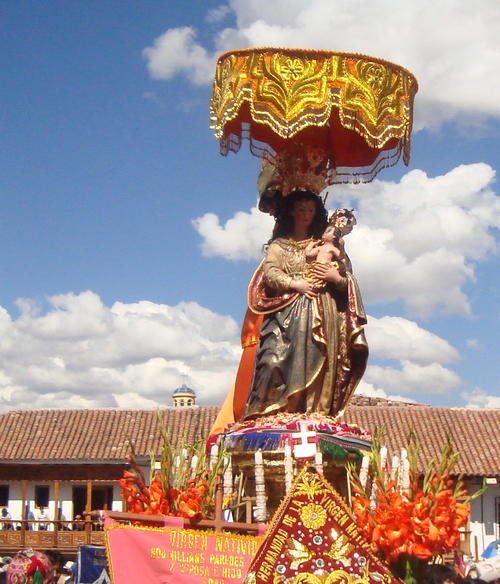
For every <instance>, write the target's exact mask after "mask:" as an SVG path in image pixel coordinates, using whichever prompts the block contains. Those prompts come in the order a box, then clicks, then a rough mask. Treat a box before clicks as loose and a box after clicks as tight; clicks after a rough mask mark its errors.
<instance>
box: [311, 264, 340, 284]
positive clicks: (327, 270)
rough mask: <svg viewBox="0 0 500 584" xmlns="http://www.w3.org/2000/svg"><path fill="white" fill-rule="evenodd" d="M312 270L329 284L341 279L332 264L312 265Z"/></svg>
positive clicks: (336, 282)
mask: <svg viewBox="0 0 500 584" xmlns="http://www.w3.org/2000/svg"><path fill="white" fill-rule="evenodd" d="M313 271H314V273H315V274H316V276H318V278H319V279H320V280H323V281H324V282H328V283H329V284H338V283H339V282H341V281H342V279H343V278H342V276H341V275H340V273H339V271H338V270H337V268H334V267H333V266H327V265H325V264H318V265H316V266H314V269H313Z"/></svg>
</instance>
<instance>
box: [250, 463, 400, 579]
mask: <svg viewBox="0 0 500 584" xmlns="http://www.w3.org/2000/svg"><path fill="white" fill-rule="evenodd" d="M243 584H401V581H400V580H399V579H398V578H396V577H394V576H393V575H392V573H391V572H390V570H389V568H388V567H387V566H386V565H385V564H384V563H383V562H382V561H381V560H379V559H378V558H377V557H375V555H374V554H373V553H372V551H371V549H370V545H369V544H368V543H367V542H366V541H365V540H364V538H363V536H362V534H361V533H360V531H359V529H358V527H357V525H356V523H355V522H354V520H353V519H352V517H351V515H350V513H349V511H348V509H347V507H346V505H345V503H344V501H343V500H342V498H341V497H340V495H339V494H338V493H337V492H336V491H335V489H334V488H333V487H332V486H331V485H330V484H329V483H328V482H327V481H326V480H325V479H324V478H323V477H321V476H320V475H318V474H317V473H315V472H311V471H308V470H304V471H302V473H301V474H300V475H299V477H298V478H297V480H296V481H295V483H294V485H293V487H292V489H291V491H290V493H289V494H288V495H287V497H286V498H285V499H284V501H283V503H282V504H281V506H280V508H279V509H278V511H277V512H276V514H275V516H274V517H273V520H272V522H271V525H270V527H269V529H268V531H267V533H266V538H265V540H264V543H263V544H262V545H261V547H260V548H259V550H258V552H257V554H256V556H255V558H254V560H253V561H252V564H251V566H250V569H249V571H248V573H247V576H246V578H245V580H244V582H243Z"/></svg>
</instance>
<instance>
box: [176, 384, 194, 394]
mask: <svg viewBox="0 0 500 584" xmlns="http://www.w3.org/2000/svg"><path fill="white" fill-rule="evenodd" d="M180 393H187V394H189V395H195V392H194V389H191V388H190V387H188V386H187V385H182V386H181V387H178V388H177V389H175V390H174V395H178V394H180Z"/></svg>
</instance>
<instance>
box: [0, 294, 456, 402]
mask: <svg viewBox="0 0 500 584" xmlns="http://www.w3.org/2000/svg"><path fill="white" fill-rule="evenodd" d="M48 303H49V307H48V309H47V310H46V311H45V312H44V313H42V312H41V310H40V309H39V308H37V307H36V306H34V304H33V303H32V302H29V301H27V300H25V301H23V302H20V303H19V305H20V307H21V314H20V316H19V317H18V318H17V319H12V318H11V317H10V315H9V313H8V312H7V311H6V310H5V309H3V308H1V307H0V411H3V410H6V409H9V408H13V407H16V408H43V407H45V408H47V407H56V408H57V407H60V408H68V407H71V408H79V407H82V408H91V407H117V406H118V407H133V408H140V407H154V406H156V405H170V403H171V394H172V392H173V390H174V389H175V388H176V387H178V386H179V385H181V383H183V382H186V383H187V384H188V385H189V386H190V387H192V388H193V389H195V391H196V393H197V396H198V399H199V403H201V404H203V403H205V404H206V403H216V404H218V403H222V401H223V399H224V397H225V395H226V392H227V391H228V390H229V388H230V387H231V385H232V383H233V381H234V375H235V373H236V370H237V365H238V361H239V357H240V354H241V349H240V340H239V332H240V327H239V325H238V324H237V323H236V322H235V321H234V320H233V319H232V318H230V317H228V316H223V315H220V314H216V313H214V312H212V311H211V310H208V309H207V308H205V307H203V306H200V305H199V304H197V303H195V302H181V303H179V304H178V305H176V306H168V305H166V304H155V303H153V302H149V301H145V300H144V301H141V302H136V303H129V304H126V303H123V302H116V303H114V304H113V305H112V306H111V307H108V306H106V305H104V304H103V303H102V301H101V299H100V298H99V296H98V295H97V294H95V293H94V292H91V291H86V292H82V293H81V294H73V293H68V294H59V295H57V296H53V297H52V298H49V299H48ZM369 320H370V327H369V329H368V330H369V342H370V348H371V353H372V356H374V357H376V358H379V359H390V360H392V361H394V362H395V364H394V366H391V367H381V366H379V365H370V366H369V367H368V370H367V373H366V376H365V378H364V380H363V381H362V383H361V385H360V388H359V391H360V392H362V393H364V394H366V395H376V396H379V397H387V398H389V399H393V400H399V399H405V400H406V401H408V398H402V397H401V395H406V394H410V393H411V392H413V391H418V392H419V394H423V393H430V392H434V393H444V392H447V391H449V390H450V389H453V388H454V387H456V386H457V384H458V383H459V378H458V376H457V375H456V374H455V373H453V372H452V371H450V370H449V369H447V368H446V367H444V364H446V363H449V362H451V361H453V360H455V359H456V358H457V352H456V350H455V349H454V348H453V347H452V346H451V345H449V344H448V343H447V342H446V341H445V340H443V339H441V338H439V337H438V336H437V335H434V334H433V333H431V332H429V331H426V330H425V329H423V328H421V327H419V326H418V325H416V324H415V323H413V322H411V321H409V320H406V319H404V318H397V317H383V318H378V319H377V318H370V319H369Z"/></svg>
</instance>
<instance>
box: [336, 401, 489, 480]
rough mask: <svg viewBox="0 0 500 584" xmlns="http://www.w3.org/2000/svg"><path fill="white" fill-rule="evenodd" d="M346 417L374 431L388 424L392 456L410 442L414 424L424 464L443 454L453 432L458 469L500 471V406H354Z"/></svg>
mask: <svg viewBox="0 0 500 584" xmlns="http://www.w3.org/2000/svg"><path fill="white" fill-rule="evenodd" d="M345 420H346V421H348V422H350V423H355V424H358V425H359V426H361V427H362V428H365V429H366V430H370V431H372V432H373V431H374V430H375V429H376V428H377V427H380V426H384V427H385V436H386V438H385V440H384V442H385V444H386V446H387V447H388V449H389V452H390V454H391V456H392V455H393V454H398V453H399V451H400V449H401V447H402V446H404V445H405V444H406V443H407V437H408V434H409V432H410V429H412V428H413V429H414V431H415V433H416V436H417V438H418V440H419V442H420V445H421V456H420V463H421V465H422V466H424V465H425V464H426V463H427V462H428V461H429V460H430V459H431V458H432V457H434V456H437V455H438V454H439V452H440V450H441V448H442V446H443V444H444V443H445V440H446V436H447V435H448V434H449V435H450V436H451V438H452V441H453V444H454V447H455V449H456V450H458V451H459V452H460V458H459V460H458V463H457V466H456V470H457V472H458V473H464V474H468V475H479V476H486V475H492V476H495V475H496V476H498V475H500V409H496V410H493V409H481V410H479V409H478V410H472V409H465V408H431V407H427V406H421V407H411V408H408V407H394V406H390V407H388V406H378V407H362V406H352V407H350V408H349V409H348V410H347V412H346V414H345Z"/></svg>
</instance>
